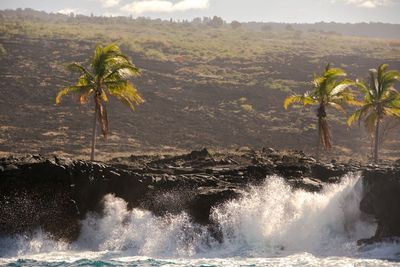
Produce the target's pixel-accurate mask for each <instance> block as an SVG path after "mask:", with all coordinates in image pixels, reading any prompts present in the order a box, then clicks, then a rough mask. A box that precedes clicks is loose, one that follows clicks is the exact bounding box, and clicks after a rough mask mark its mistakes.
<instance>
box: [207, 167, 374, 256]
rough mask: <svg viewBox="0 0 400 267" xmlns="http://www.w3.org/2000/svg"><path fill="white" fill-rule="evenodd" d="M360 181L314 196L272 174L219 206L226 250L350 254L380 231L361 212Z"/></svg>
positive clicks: (350, 177) (346, 181) (349, 180)
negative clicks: (358, 243)
mask: <svg viewBox="0 0 400 267" xmlns="http://www.w3.org/2000/svg"><path fill="white" fill-rule="evenodd" d="M357 181H359V177H358V176H356V177H354V176H353V175H348V176H345V177H344V178H343V179H342V182H341V183H340V184H335V185H329V186H327V187H326V188H324V190H323V191H322V192H320V193H310V192H305V191H302V190H292V188H291V187H290V186H289V185H287V184H286V183H285V181H284V179H282V178H280V177H277V176H271V177H269V178H268V179H267V181H266V182H265V184H264V185H263V186H262V187H254V188H252V190H250V192H248V194H247V195H246V196H244V197H243V198H242V199H240V200H234V201H230V202H228V203H226V204H224V205H223V206H221V207H218V208H216V209H215V210H214V213H213V218H214V219H215V220H216V221H217V222H219V224H220V225H221V230H222V231H223V233H224V237H225V247H226V248H227V249H233V250H241V249H242V250H243V249H245V250H248V251H249V252H250V254H251V256H259V255H265V254H275V253H278V254H282V253H283V254H288V253H295V252H310V253H314V254H317V255H348V252H350V251H351V252H350V253H354V252H355V251H354V250H355V242H356V241H357V240H358V239H361V238H366V237H370V236H372V235H373V234H374V231H375V229H376V225H374V224H372V223H371V222H370V221H367V220H365V218H363V216H362V214H361V213H360V211H359V208H358V207H359V203H360V198H361V191H362V185H361V182H359V183H357ZM350 248H351V249H350ZM349 249H350V250H349Z"/></svg>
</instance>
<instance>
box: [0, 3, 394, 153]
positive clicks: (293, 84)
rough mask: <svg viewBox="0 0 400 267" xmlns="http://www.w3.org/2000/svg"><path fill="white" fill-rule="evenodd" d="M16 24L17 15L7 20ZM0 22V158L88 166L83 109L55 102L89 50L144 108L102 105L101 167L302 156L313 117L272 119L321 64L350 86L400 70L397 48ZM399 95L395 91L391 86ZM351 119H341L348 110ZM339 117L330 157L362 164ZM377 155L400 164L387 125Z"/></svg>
mask: <svg viewBox="0 0 400 267" xmlns="http://www.w3.org/2000/svg"><path fill="white" fill-rule="evenodd" d="M16 14H17V15H16ZM42 15H43V18H39V17H37V16H36V17H35V16H31V15H30V13H29V12H28V11H26V12H24V11H21V12H20V13H18V12H12V11H2V12H1V16H0V18H1V24H0V48H2V47H3V49H0V52H1V51H2V52H1V55H0V58H1V62H2V64H1V65H0V93H1V95H2V97H0V153H2V154H9V153H21V154H25V153H41V154H50V153H59V154H65V155H68V156H78V157H87V155H88V151H89V140H90V133H91V130H90V129H91V121H92V109H93V107H92V105H91V104H92V103H87V104H86V105H84V106H80V105H79V104H78V102H77V100H76V99H74V98H72V97H71V98H65V99H63V100H62V102H61V103H60V104H59V105H55V97H56V95H57V92H58V91H59V90H61V89H63V88H64V87H65V86H67V85H71V84H74V83H75V82H76V79H77V77H75V76H74V75H71V74H69V73H67V72H66V71H65V70H64V67H65V65H66V64H68V63H70V62H73V61H77V62H82V63H83V64H84V65H86V66H87V64H88V59H89V58H90V57H91V56H92V53H93V50H94V47H95V46H96V43H98V42H99V43H102V44H108V43H111V42H116V43H118V44H119V45H120V47H121V49H122V51H123V53H126V54H127V55H129V56H130V57H131V58H132V59H133V62H134V63H135V64H136V66H138V67H139V68H141V69H142V75H141V76H140V77H136V78H135V79H134V80H133V82H134V83H135V85H136V87H137V88H138V89H139V92H140V93H141V95H142V96H143V98H144V99H145V100H146V102H145V103H144V104H142V105H140V106H138V107H137V109H136V112H135V113H132V112H130V111H129V110H128V109H127V108H126V107H125V106H123V105H122V104H120V103H119V102H117V101H115V100H111V101H110V102H109V104H108V106H107V108H108V113H109V116H110V130H111V135H110V137H109V140H108V141H107V142H105V141H104V140H103V139H101V140H99V142H98V149H99V152H100V153H101V156H102V157H104V158H111V157H115V156H119V155H129V154H132V153H145V152H146V153H149V152H154V153H158V152H160V151H162V152H164V153H165V152H170V153H174V152H179V151H182V150H192V149H198V148H200V147H209V148H212V149H213V150H235V149H247V148H255V149H258V148H261V147H266V146H270V147H275V148H279V149H302V150H305V151H307V152H312V149H313V148H314V145H315V143H316V132H315V127H316V125H315V123H316V120H315V114H314V113H315V111H314V109H313V108H308V109H305V110H304V109H303V108H301V107H296V108H290V109H289V110H288V111H285V110H284V109H283V100H284V98H285V97H287V96H288V95H290V94H291V93H293V92H297V93H303V92H305V91H307V90H308V89H309V86H310V84H309V81H311V80H312V78H313V75H314V72H317V73H318V74H320V73H321V72H322V70H323V68H324V66H325V64H326V63H328V62H332V63H333V65H334V66H336V67H340V68H342V69H344V70H345V71H346V72H347V73H348V77H349V78H351V79H356V78H363V77H365V76H366V74H367V72H368V70H369V69H370V68H375V67H377V65H378V64H381V63H388V64H389V66H390V67H389V68H390V69H400V53H399V52H400V40H380V39H369V38H362V37H349V36H341V35H338V34H335V33H326V32H319V31H300V30H293V29H283V30H273V29H272V30H268V31H266V30H265V29H260V30H257V29H250V28H247V27H239V28H237V29H233V28H232V27H231V25H226V24H225V25H213V24H204V23H201V24H196V23H187V22H182V23H176V22H168V21H161V20H149V19H145V18H139V19H131V18H104V17H93V18H90V17H79V16H75V17H69V16H64V15H63V16H62V18H63V19H59V20H57V18H54V19H50V18H52V16H56V17H57V16H58V15H54V14H53V15H51V14H42ZM45 18H48V19H45ZM397 86H399V84H397ZM351 110H352V109H349V111H351ZM346 118H347V117H346V116H345V115H342V114H339V113H337V112H336V111H334V110H329V114H328V120H329V122H330V123H331V127H332V132H333V137H334V144H335V148H334V150H333V151H332V152H330V153H329V155H327V157H329V158H337V157H338V156H339V155H340V156H342V157H344V158H347V159H349V158H354V159H367V155H368V154H369V153H370V139H369V137H368V136H367V135H366V134H365V133H364V132H363V131H362V130H360V129H359V128H358V127H353V128H352V129H351V130H349V131H348V130H347V126H346V124H345V121H346ZM387 125H388V126H387V127H386V128H387V129H389V128H390V129H391V130H390V131H389V135H388V137H387V138H388V139H389V141H387V142H386V143H385V145H384V151H383V153H384V154H383V156H384V157H386V158H390V159H395V158H398V157H400V152H399V151H400V140H399V139H398V138H397V137H396V135H398V132H399V128H398V126H396V127H394V128H393V127H392V126H393V125H394V124H392V123H389V124H387Z"/></svg>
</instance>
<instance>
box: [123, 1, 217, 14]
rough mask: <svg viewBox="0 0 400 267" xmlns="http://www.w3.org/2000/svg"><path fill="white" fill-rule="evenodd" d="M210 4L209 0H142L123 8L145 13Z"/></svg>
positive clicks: (196, 7) (135, 12)
mask: <svg viewBox="0 0 400 267" xmlns="http://www.w3.org/2000/svg"><path fill="white" fill-rule="evenodd" d="M209 5H210V1H209V0H181V1H179V2H176V3H173V2H171V1H167V0H142V1H137V2H132V3H130V4H127V5H125V6H123V7H122V8H121V10H123V11H127V12H130V13H134V14H143V13H148V12H175V11H186V10H189V9H206V8H208V7H209Z"/></svg>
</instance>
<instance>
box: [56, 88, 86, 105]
mask: <svg viewBox="0 0 400 267" xmlns="http://www.w3.org/2000/svg"><path fill="white" fill-rule="evenodd" d="M92 88H93V87H92V86H91V85H78V86H68V87H66V88H64V89H63V90H61V91H60V92H58V94H57V97H56V104H58V103H60V99H61V97H62V96H64V95H69V94H77V95H83V94H86V93H87V92H89V91H90V90H91V89H92Z"/></svg>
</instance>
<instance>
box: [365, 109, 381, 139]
mask: <svg viewBox="0 0 400 267" xmlns="http://www.w3.org/2000/svg"><path fill="white" fill-rule="evenodd" d="M377 121H378V114H377V113H376V112H371V113H369V114H368V116H367V117H365V120H364V126H365V128H366V129H367V131H368V133H369V135H370V136H371V137H374V132H375V127H376V123H377Z"/></svg>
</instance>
